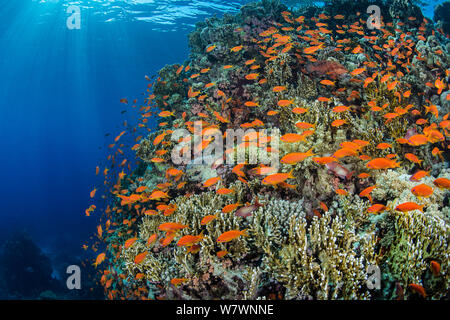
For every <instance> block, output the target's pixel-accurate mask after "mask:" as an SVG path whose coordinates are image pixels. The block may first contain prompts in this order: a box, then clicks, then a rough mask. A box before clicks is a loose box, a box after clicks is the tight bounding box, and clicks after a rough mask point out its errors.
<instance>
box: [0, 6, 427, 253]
mask: <svg viewBox="0 0 450 320" xmlns="http://www.w3.org/2000/svg"><path fill="white" fill-rule="evenodd" d="M248 2H250V1H245V0H239V1H238V0H235V1H224V0H222V1H220V0H215V1H199V0H194V1H174V0H172V1H171V0H165V1H157V0H134V1H131V0H123V1H106V0H97V1H94V0H91V1H88V0H80V1H58V0H47V1H45V0H42V1H37V0H36V1H33V0H14V1H11V0H1V1H0V21H1V23H0V77H1V79H2V80H1V82H0V99H1V100H0V101H1V102H0V103H1V108H0V146H1V149H0V152H1V157H0V159H1V168H2V171H1V173H0V176H1V183H0V195H1V199H2V201H1V209H0V213H1V220H0V221H1V222H0V241H3V239H4V238H5V237H7V236H8V235H9V234H10V233H11V232H12V231H14V230H18V229H24V230H27V232H28V233H29V234H31V236H32V237H33V239H34V240H35V241H36V242H37V243H38V244H39V245H40V246H41V247H42V248H44V249H45V250H46V251H48V252H54V251H55V250H65V251H67V252H69V253H71V254H72V253H73V254H74V255H76V254H78V252H79V251H80V250H81V245H82V244H83V243H84V241H85V240H86V239H88V238H89V236H90V235H91V234H92V233H93V232H94V230H95V225H96V223H97V221H98V219H97V218H98V217H96V215H95V214H94V215H93V217H90V218H87V217H85V215H84V210H85V209H86V208H87V207H88V206H89V205H90V204H91V203H92V201H91V199H90V198H89V192H90V191H91V190H92V189H93V188H94V186H98V185H100V184H101V183H102V180H101V179H99V178H96V177H95V174H94V173H95V167H96V166H97V165H99V164H100V165H102V164H104V160H105V158H106V156H107V149H106V148H105V146H106V145H107V144H109V143H111V142H112V140H113V138H114V136H115V135H117V134H118V133H119V132H120V131H122V130H123V129H122V128H123V127H122V122H123V121H124V120H128V121H129V122H130V123H132V122H133V117H135V115H133V114H132V113H131V112H126V113H125V114H122V113H121V111H123V110H125V109H127V107H125V106H124V105H123V104H121V103H119V100H120V99H121V98H128V99H129V100H133V99H134V98H139V97H140V96H141V93H143V92H144V91H145V89H146V85H147V81H146V80H145V79H144V76H145V75H153V74H155V72H156V71H157V70H159V69H160V68H161V67H163V66H164V65H166V64H171V63H179V62H183V61H185V60H186V59H187V57H188V53H189V52H188V40H187V35H188V33H189V32H190V31H192V30H193V28H194V25H195V23H196V22H198V21H203V20H204V19H205V18H206V17H209V16H211V15H213V14H217V15H219V16H220V15H222V14H223V13H224V12H229V13H236V12H237V11H238V8H239V7H240V6H241V5H242V4H244V3H248ZM70 3H75V4H78V5H80V6H81V29H79V30H69V29H68V28H67V26H66V20H67V18H68V17H69V14H67V13H66V9H67V5H68V4H70ZM434 5H435V3H433V4H430V5H428V6H427V8H426V13H425V14H426V15H427V16H429V17H432V8H433V6H434ZM107 133H110V134H111V135H110V136H107V137H106V136H105V134H107Z"/></svg>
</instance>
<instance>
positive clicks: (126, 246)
mask: <svg viewBox="0 0 450 320" xmlns="http://www.w3.org/2000/svg"><path fill="white" fill-rule="evenodd" d="M136 240H137V238H131V239H128V240H127V241H125V245H124V248H125V249H128V248H129V247H131V246H132V245H133V243H135V242H136Z"/></svg>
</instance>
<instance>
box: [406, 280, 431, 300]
mask: <svg viewBox="0 0 450 320" xmlns="http://www.w3.org/2000/svg"><path fill="white" fill-rule="evenodd" d="M409 287H410V288H411V290H412V291H414V292H416V293H419V294H420V295H421V296H422V297H423V298H426V297H427V293H426V292H425V288H424V287H422V286H421V285H419V284H415V283H411V284H410V285H409Z"/></svg>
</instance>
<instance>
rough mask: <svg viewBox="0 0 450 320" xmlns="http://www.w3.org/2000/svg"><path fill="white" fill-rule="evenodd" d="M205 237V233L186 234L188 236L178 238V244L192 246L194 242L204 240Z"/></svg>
mask: <svg viewBox="0 0 450 320" xmlns="http://www.w3.org/2000/svg"><path fill="white" fill-rule="evenodd" d="M203 239H204V236H203V234H199V235H198V236H193V235H186V236H183V237H181V238H180V240H178V242H177V246H179V247H182V246H186V247H190V246H193V245H194V244H196V243H198V242H200V241H202V240H203Z"/></svg>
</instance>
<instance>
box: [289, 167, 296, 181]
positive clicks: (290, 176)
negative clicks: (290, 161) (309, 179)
mask: <svg viewBox="0 0 450 320" xmlns="http://www.w3.org/2000/svg"><path fill="white" fill-rule="evenodd" d="M292 172H294V169H291V171H289V173H288V177H289V178H291V179H292V178H295V177H294V176H293V175H292Z"/></svg>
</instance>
